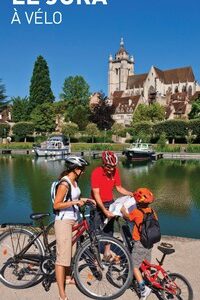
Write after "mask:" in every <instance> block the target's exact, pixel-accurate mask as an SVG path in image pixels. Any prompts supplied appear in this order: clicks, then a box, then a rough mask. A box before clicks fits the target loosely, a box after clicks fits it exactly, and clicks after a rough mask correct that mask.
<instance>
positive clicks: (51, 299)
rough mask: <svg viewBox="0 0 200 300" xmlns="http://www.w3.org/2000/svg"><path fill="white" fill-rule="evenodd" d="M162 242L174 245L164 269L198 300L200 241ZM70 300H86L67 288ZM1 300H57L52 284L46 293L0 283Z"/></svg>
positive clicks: (128, 295) (127, 295) (130, 296)
mask: <svg viewBox="0 0 200 300" xmlns="http://www.w3.org/2000/svg"><path fill="white" fill-rule="evenodd" d="M162 240H163V241H167V242H170V243H172V244H173V245H174V247H175V249H176V252H175V253H174V254H172V255H170V256H168V257H166V261H165V265H164V266H165V269H166V270H170V271H171V272H177V273H180V274H182V275H184V276H185V277H186V278H187V279H188V280H189V282H190V283H191V285H192V288H193V291H194V300H200V240H194V239H184V238H171V237H164V238H163V239H162ZM156 257H158V258H159V257H160V252H159V251H158V250H157V248H156V247H154V249H153V261H154V260H155V258H156ZM66 291H67V293H68V297H69V299H70V300H88V299H90V298H88V297H85V296H84V295H83V294H81V293H80V292H79V290H78V289H77V288H76V287H75V286H70V287H67V290H66ZM0 299H1V300H58V295H57V286H56V284H53V285H52V287H51V290H50V291H49V292H48V293H47V292H45V291H44V289H43V287H42V286H41V284H39V285H37V286H35V287H32V288H29V289H24V290H13V289H9V288H7V287H5V286H4V285H2V284H1V283H0ZM119 299H121V300H129V299H131V300H137V299H138V297H137V296H136V295H135V294H134V292H132V291H131V290H127V291H126V292H125V293H124V295H122V296H121V297H120V298H119ZM148 300H158V299H157V297H156V296H155V295H153V294H152V295H151V296H150V297H149V298H148Z"/></svg>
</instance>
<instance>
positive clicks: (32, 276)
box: [0, 229, 42, 288]
mask: <svg viewBox="0 0 200 300" xmlns="http://www.w3.org/2000/svg"><path fill="white" fill-rule="evenodd" d="M31 238H32V233H30V232H28V231H26V230H24V229H13V230H12V233H10V232H7V233H6V234H5V235H4V236H3V237H1V239H0V254H1V257H0V268H1V272H0V280H1V281H2V282H3V283H4V284H5V285H7V286H9V287H13V288H22V287H26V286H30V285H31V284H32V283H33V282H35V281H36V279H38V277H39V276H40V273H41V272H40V259H41V256H42V249H41V246H40V244H39V243H38V241H35V242H34V243H33V244H32V245H31V246H30V248H29V249H28V250H27V251H26V253H25V254H24V256H22V257H18V256H17V255H18V253H20V251H21V250H22V249H23V248H24V247H25V246H26V245H27V244H28V243H29V242H30V240H31Z"/></svg>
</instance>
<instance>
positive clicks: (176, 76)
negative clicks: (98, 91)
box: [108, 39, 200, 125]
mask: <svg viewBox="0 0 200 300" xmlns="http://www.w3.org/2000/svg"><path fill="white" fill-rule="evenodd" d="M134 67H135V61H134V57H133V56H130V55H129V53H128V52H127V50H126V49H125V46H124V41H123V39H121V42H120V48H119V50H118V52H117V53H116V54H115V56H114V57H113V56H112V55H110V57H109V70H108V98H109V103H110V104H113V105H114V106H115V114H114V115H113V119H114V120H115V121H116V122H117V123H122V124H125V125H130V123H131V121H132V115H133V113H134V111H135V110H136V109H137V106H138V105H139V104H140V103H145V104H148V105H149V104H151V103H154V102H158V103H160V104H161V105H163V106H164V107H165V109H166V119H174V118H187V115H188V113H189V112H190V110H191V98H193V99H194V98H195V95H197V94H199V91H200V86H199V84H198V83H197V81H196V79H195V76H194V73H193V70H192V68H191V67H190V66H188V67H182V68H177V69H170V70H161V69H158V68H157V67H155V66H152V67H151V68H150V70H149V72H148V73H144V74H135V70H134V69H135V68H134Z"/></svg>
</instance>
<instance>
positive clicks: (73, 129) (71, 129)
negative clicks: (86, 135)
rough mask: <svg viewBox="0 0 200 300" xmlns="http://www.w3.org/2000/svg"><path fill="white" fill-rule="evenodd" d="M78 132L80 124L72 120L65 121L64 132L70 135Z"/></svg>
mask: <svg viewBox="0 0 200 300" xmlns="http://www.w3.org/2000/svg"><path fill="white" fill-rule="evenodd" d="M77 132H78V125H77V124H75V123H72V122H68V123H65V124H64V125H63V127H62V133H63V134H64V135H66V136H68V137H72V136H74V135H75V134H76V133H77Z"/></svg>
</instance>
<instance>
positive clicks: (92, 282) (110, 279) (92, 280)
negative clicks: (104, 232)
mask: <svg viewBox="0 0 200 300" xmlns="http://www.w3.org/2000/svg"><path fill="white" fill-rule="evenodd" d="M97 244H98V249H97V250H98V255H99V256H100V259H101V262H102V265H103V270H102V269H101V268H100V267H99V265H98V262H97V261H98V258H97V256H96V255H95V254H94V251H93V247H92V245H91V241H90V240H87V241H86V242H85V243H84V244H83V245H82V247H81V248H79V249H78V251H77V254H76V256H75V259H74V277H75V280H76V283H77V286H78V288H79V289H80V291H81V292H82V293H83V294H85V295H86V296H88V297H90V298H93V299H104V300H107V299H115V298H118V297H120V296H121V295H122V294H123V293H124V292H125V290H126V289H127V288H128V287H129V286H130V283H131V280H132V277H133V273H132V261H131V257H130V254H129V252H128V250H127V249H126V248H125V247H124V245H123V244H122V243H121V242H120V241H119V240H117V239H115V238H112V237H105V236H98V237H97ZM108 244H110V249H111V253H112V256H113V257H118V259H117V260H115V259H113V260H109V261H104V260H103V254H104V249H105V246H106V245H108Z"/></svg>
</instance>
